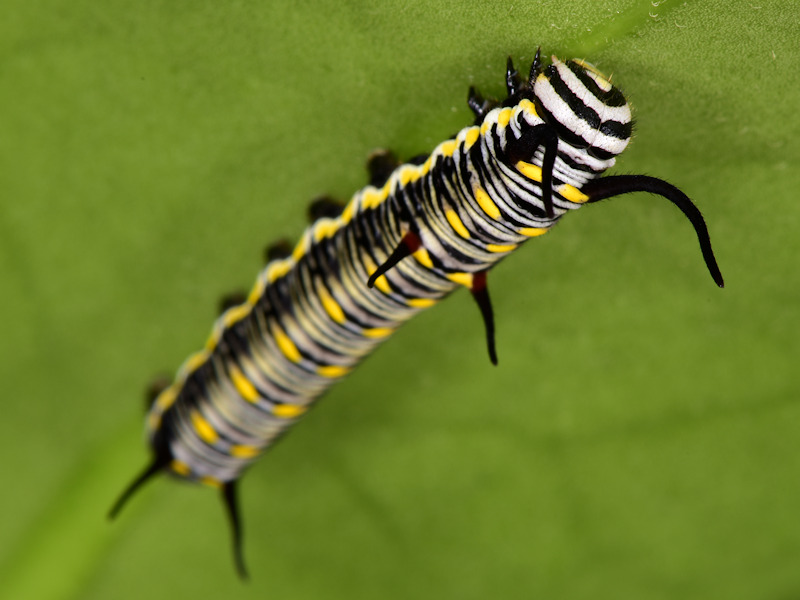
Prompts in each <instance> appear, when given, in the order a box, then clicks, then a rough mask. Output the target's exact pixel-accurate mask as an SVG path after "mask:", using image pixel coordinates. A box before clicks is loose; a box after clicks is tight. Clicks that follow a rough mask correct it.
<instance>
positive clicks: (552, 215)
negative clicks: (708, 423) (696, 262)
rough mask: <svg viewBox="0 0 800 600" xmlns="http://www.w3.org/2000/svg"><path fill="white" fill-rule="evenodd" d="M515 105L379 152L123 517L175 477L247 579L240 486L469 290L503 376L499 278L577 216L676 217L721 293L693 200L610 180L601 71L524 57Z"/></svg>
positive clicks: (175, 398)
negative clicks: (191, 491) (438, 309)
mask: <svg viewBox="0 0 800 600" xmlns="http://www.w3.org/2000/svg"><path fill="white" fill-rule="evenodd" d="M506 87H507V92H508V97H507V98H506V99H505V100H503V101H502V102H498V101H494V100H485V99H484V98H483V97H482V96H481V95H480V94H479V93H478V92H477V91H475V90H474V89H472V88H471V89H470V92H469V96H468V105H469V107H470V108H471V109H472V111H473V112H474V114H475V117H476V120H475V123H474V124H473V125H471V126H469V127H466V128H464V129H462V130H461V131H459V132H458V134H457V135H456V136H454V137H453V138H450V139H448V140H445V141H444V142H442V143H441V144H439V145H438V146H436V148H435V149H434V150H433V152H431V153H430V154H429V155H423V156H420V157H417V158H416V159H414V160H412V161H411V162H408V163H404V164H400V163H399V162H398V161H397V159H396V158H395V157H394V155H392V154H391V153H389V152H380V153H376V154H373V155H372V157H371V158H370V160H369V162H368V172H369V182H370V184H369V185H367V187H365V188H363V189H361V190H360V191H358V192H356V193H355V194H354V196H353V197H352V198H351V200H350V201H349V202H348V203H347V205H346V206H344V208H342V207H341V206H340V205H338V204H337V203H335V202H334V201H332V200H330V199H329V198H322V199H318V200H317V201H315V202H314V203H312V207H311V209H310V211H309V214H310V216H311V218H312V219H313V223H312V225H311V226H310V227H309V228H308V229H306V231H305V232H304V234H303V235H302V237H301V238H300V240H299V241H298V242H297V244H296V245H294V246H291V247H289V246H287V245H286V244H285V243H282V244H278V245H275V246H273V247H272V248H271V249H270V250H269V251H268V252H267V258H268V263H267V265H266V266H265V268H264V269H263V270H262V271H261V273H260V274H259V275H258V278H257V280H256V283H255V285H254V286H253V288H252V290H251V291H250V292H249V294H247V296H246V297H245V298H244V299H243V300H242V299H241V298H239V299H238V300H241V302H238V303H237V304H232V305H230V304H226V305H225V310H224V312H223V313H222V315H220V317H219V318H218V319H217V321H216V323H215V325H214V327H213V329H212V333H211V335H210V337H209V338H208V340H207V342H206V344H205V347H204V348H203V349H202V350H201V351H200V352H198V353H196V354H194V355H192V356H190V357H189V358H188V359H187V360H186V362H185V363H184V364H183V366H182V367H181V368H180V369H179V371H178V373H177V375H176V378H175V380H174V381H173V382H172V384H170V385H168V386H167V387H166V388H165V389H163V391H161V392H160V394H159V395H158V397H157V398H156V399H155V401H154V402H153V403H152V407H151V409H150V412H149V414H148V417H147V432H148V437H149V442H150V446H151V449H152V454H153V459H152V461H151V463H150V464H149V465H148V466H147V468H146V469H145V470H144V471H143V472H142V473H141V474H140V475H139V476H138V477H137V478H136V479H135V480H134V481H133V483H131V484H130V486H129V487H128V488H127V489H126V490H125V491H124V492H123V494H122V495H121V497H120V498H119V500H118V501H117V502H116V504H115V505H114V506H113V508H112V510H111V516H114V515H115V514H117V513H118V511H119V510H120V508H121V507H122V506H123V505H124V504H125V502H126V501H127V500H128V498H129V497H130V496H131V494H132V493H133V492H134V491H136V490H137V489H138V488H139V487H140V486H141V485H142V484H143V483H144V482H145V481H147V480H149V479H150V478H152V476H153V475H155V474H157V473H160V472H168V473H170V474H172V475H174V476H176V477H178V478H181V479H187V480H192V481H197V482H201V483H205V484H207V485H210V486H213V487H218V488H220V489H221V490H222V492H221V495H222V499H223V503H224V506H225V509H226V512H227V514H228V518H229V521H230V524H231V532H232V539H233V548H234V559H235V563H236V567H237V569H238V571H239V573H240V574H241V575H242V576H245V575H246V570H245V565H244V560H243V554H242V542H243V538H242V521H241V517H240V515H239V510H238V507H237V502H236V497H237V488H236V485H237V481H238V480H239V478H240V476H241V475H242V473H243V472H244V471H245V470H246V469H247V467H248V466H250V465H251V464H252V463H253V461H254V460H256V459H257V458H258V457H259V456H260V455H261V454H263V452H264V451H266V450H267V449H268V448H269V447H270V446H271V445H272V444H274V442H275V441H276V440H277V439H279V438H280V437H281V436H282V435H284V434H285V433H286V431H288V429H290V428H291V427H292V426H293V425H294V424H295V423H296V422H297V421H298V420H299V419H300V418H301V417H302V416H303V415H304V414H305V413H306V412H307V411H308V409H309V408H310V407H311V406H312V405H313V403H314V402H315V401H316V399H317V398H319V397H320V396H321V395H322V394H323V393H324V392H325V391H326V390H327V389H328V388H329V387H330V386H331V385H333V384H335V383H336V382H338V381H339V380H340V379H342V378H343V377H344V376H346V375H347V374H348V373H349V372H350V371H351V370H352V369H353V368H354V367H355V366H356V365H357V364H358V362H359V361H360V360H361V359H362V358H363V357H365V356H366V355H368V354H369V353H370V352H372V350H373V349H374V348H375V347H376V346H377V345H378V344H380V343H382V342H384V341H385V340H386V339H388V338H389V337H390V336H391V334H392V333H393V332H394V331H395V330H396V329H397V328H398V327H399V326H400V325H402V323H404V322H405V321H406V320H408V319H410V318H411V317H413V316H414V315H415V314H417V313H418V312H419V311H421V310H424V309H425V308H427V307H430V306H432V305H434V304H435V303H437V302H438V301H439V300H441V299H442V298H444V297H445V296H446V295H448V294H449V293H451V292H452V291H453V290H455V289H457V288H459V287H466V288H468V289H469V290H470V292H471V293H472V296H473V297H474V298H475V301H476V303H477V304H478V307H479V309H480V312H481V315H482V319H483V322H484V328H485V334H486V340H487V342H486V343H487V347H488V352H489V357H490V360H491V361H492V362H493V363H495V364H496V363H497V353H496V349H495V340H494V316H493V313H492V307H491V302H490V298H489V291H488V286H487V273H488V271H489V270H490V269H491V268H492V267H493V266H494V265H495V264H496V263H498V262H499V261H501V260H503V259H504V258H505V257H506V256H508V255H509V254H510V253H511V252H513V251H514V250H516V249H517V248H518V247H519V246H520V245H521V244H523V243H524V242H525V241H527V240H528V239H531V238H534V237H538V236H540V235H543V234H545V233H546V232H548V231H550V230H551V229H552V227H553V226H554V225H555V224H556V223H558V222H559V221H560V220H561V218H562V217H563V216H564V215H565V214H567V213H568V212H570V211H573V210H576V209H578V208H580V207H582V206H583V205H584V204H586V203H594V202H599V201H602V200H606V199H609V198H613V197H616V196H620V195H623V194H626V193H629V192H634V191H646V192H649V193H650V194H654V195H657V196H662V197H664V198H666V199H667V200H669V201H671V202H672V203H674V204H675V205H676V206H677V207H678V208H679V209H680V210H681V211H682V212H683V213H684V214H685V215H686V217H687V218H688V220H689V221H690V223H691V224H692V226H693V227H694V229H695V232H696V234H697V238H698V241H699V243H700V247H701V250H702V254H703V258H704V259H705V262H706V265H707V266H708V269H709V271H710V273H711V275H712V277H713V279H714V281H715V282H716V283H717V284H718V285H719V286H720V287H721V286H722V285H723V280H722V275H721V274H720V271H719V268H718V267H717V264H716V261H715V258H714V254H713V252H712V250H711V242H710V239H709V236H708V231H707V229H706V225H705V222H704V220H703V217H702V215H701V214H700V212H699V210H697V208H696V207H695V206H694V204H692V202H691V200H689V198H688V197H687V196H686V195H685V194H684V193H683V192H681V191H680V190H678V189H677V188H675V187H674V186H672V185H671V184H668V183H667V182H664V181H662V180H660V179H656V178H653V177H647V176H643V175H617V176H609V177H603V176H602V175H603V173H604V171H605V170H606V169H608V168H610V167H612V166H614V164H615V160H616V156H617V155H618V154H619V153H621V152H622V151H623V150H624V149H625V147H626V146H627V144H628V142H629V140H630V136H631V125H632V119H631V112H630V107H629V106H628V104H627V101H626V100H625V98H624V96H623V95H622V93H621V92H620V91H619V90H618V89H617V88H616V87H614V86H613V85H612V84H611V82H610V80H609V79H608V78H606V77H604V76H603V75H602V74H600V73H599V71H597V70H596V69H595V68H594V67H593V66H591V65H590V64H588V63H586V62H585V61H581V60H571V61H566V62H562V61H560V60H558V59H557V58H555V57H553V58H552V62H551V64H549V65H548V66H546V67H544V66H543V65H542V61H541V57H540V53H539V51H537V52H536V57H535V59H534V61H533V64H532V65H531V69H530V72H529V75H528V77H527V79H525V78H523V77H521V76H520V74H519V73H518V71H517V70H516V69H515V68H514V65H513V62H512V61H511V59H510V58H509V60H508V63H507V68H506Z"/></svg>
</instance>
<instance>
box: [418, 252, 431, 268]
mask: <svg viewBox="0 0 800 600" xmlns="http://www.w3.org/2000/svg"><path fill="white" fill-rule="evenodd" d="M414 258H416V259H417V262H419V264H421V265H422V266H423V267H426V268H428V269H432V268H433V261H432V260H431V255H430V254H428V251H427V250H425V248H420V249H419V250H417V251H416V252H414Z"/></svg>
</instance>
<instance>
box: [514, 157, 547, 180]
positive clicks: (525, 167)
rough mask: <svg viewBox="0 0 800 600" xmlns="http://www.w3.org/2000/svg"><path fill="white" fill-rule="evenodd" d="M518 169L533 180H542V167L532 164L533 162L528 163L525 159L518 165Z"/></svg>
mask: <svg viewBox="0 0 800 600" xmlns="http://www.w3.org/2000/svg"><path fill="white" fill-rule="evenodd" d="M514 166H516V167H517V171H519V172H520V173H522V174H523V175H524V176H525V177H527V178H528V179H530V180H532V181H541V180H542V169H541V167H537V166H536V165H532V164H531V163H526V162H524V161H519V162H518V163H517V164H516V165H514Z"/></svg>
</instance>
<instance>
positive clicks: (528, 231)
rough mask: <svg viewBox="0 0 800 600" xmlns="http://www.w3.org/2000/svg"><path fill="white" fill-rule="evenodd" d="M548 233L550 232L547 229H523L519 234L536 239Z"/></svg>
mask: <svg viewBox="0 0 800 600" xmlns="http://www.w3.org/2000/svg"><path fill="white" fill-rule="evenodd" d="M548 231H550V230H549V229H548V228H547V227H523V228H522V229H520V230H519V234H520V235H524V236H525V237H536V236H538V235H544V234H545V233H547V232H548Z"/></svg>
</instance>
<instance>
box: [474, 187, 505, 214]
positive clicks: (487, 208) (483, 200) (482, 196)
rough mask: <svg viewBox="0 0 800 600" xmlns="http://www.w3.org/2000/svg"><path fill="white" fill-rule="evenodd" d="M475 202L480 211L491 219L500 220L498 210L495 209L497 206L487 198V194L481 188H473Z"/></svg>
mask: <svg viewBox="0 0 800 600" xmlns="http://www.w3.org/2000/svg"><path fill="white" fill-rule="evenodd" d="M475 200H476V201H477V203H478V206H480V207H481V210H482V211H483V212H485V213H486V214H487V215H489V216H490V217H491V218H492V219H495V220H497V219H499V218H500V209H499V208H497V204H495V203H494V201H493V200H492V199H491V198H490V197H489V194H487V193H486V191H485V190H484V189H483V188H479V187H476V188H475Z"/></svg>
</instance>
